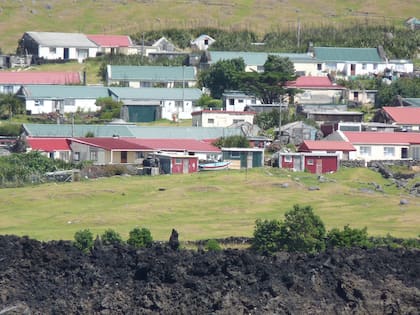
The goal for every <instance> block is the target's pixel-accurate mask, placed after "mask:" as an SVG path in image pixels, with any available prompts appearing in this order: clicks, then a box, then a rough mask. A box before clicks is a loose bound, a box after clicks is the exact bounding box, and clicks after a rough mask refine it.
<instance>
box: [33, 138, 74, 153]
mask: <svg viewBox="0 0 420 315" xmlns="http://www.w3.org/2000/svg"><path fill="white" fill-rule="evenodd" d="M26 142H27V143H28V145H29V147H30V148H31V149H32V150H35V151H43V152H53V151H70V147H69V143H68V142H67V139H66V138H26Z"/></svg>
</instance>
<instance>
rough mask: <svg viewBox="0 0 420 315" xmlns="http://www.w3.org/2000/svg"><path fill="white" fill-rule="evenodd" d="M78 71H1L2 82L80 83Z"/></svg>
mask: <svg viewBox="0 0 420 315" xmlns="http://www.w3.org/2000/svg"><path fill="white" fill-rule="evenodd" d="M80 83H81V81H80V75H79V73H78V72H35V71H20V72H10V71H1V72H0V84H80Z"/></svg>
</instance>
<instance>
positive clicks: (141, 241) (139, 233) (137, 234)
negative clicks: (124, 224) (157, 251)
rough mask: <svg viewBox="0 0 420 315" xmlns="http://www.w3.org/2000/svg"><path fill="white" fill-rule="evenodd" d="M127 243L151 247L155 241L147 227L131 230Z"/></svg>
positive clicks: (137, 246) (138, 246)
mask: <svg viewBox="0 0 420 315" xmlns="http://www.w3.org/2000/svg"><path fill="white" fill-rule="evenodd" d="M127 243H128V244H129V245H131V246H134V247H136V248H141V247H149V246H151V245H152V243H153V238H152V234H151V233H150V231H149V230H148V229H146V228H134V229H133V230H131V231H130V234H129V238H128V240H127Z"/></svg>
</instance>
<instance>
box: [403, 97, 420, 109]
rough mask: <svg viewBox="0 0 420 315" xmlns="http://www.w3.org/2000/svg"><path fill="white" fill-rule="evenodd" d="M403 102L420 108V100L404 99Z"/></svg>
mask: <svg viewBox="0 0 420 315" xmlns="http://www.w3.org/2000/svg"><path fill="white" fill-rule="evenodd" d="M403 101H404V102H407V103H408V104H410V105H411V106H414V107H420V98H403Z"/></svg>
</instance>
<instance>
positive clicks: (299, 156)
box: [277, 152, 339, 174]
mask: <svg viewBox="0 0 420 315" xmlns="http://www.w3.org/2000/svg"><path fill="white" fill-rule="evenodd" d="M277 159H278V161H277V165H278V167H279V168H285V169H290V170H293V171H297V172H303V171H307V172H309V173H313V174H323V173H329V172H336V171H337V170H338V169H339V158H338V155H337V154H334V153H312V152H309V153H305V152H278V154H277Z"/></svg>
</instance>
